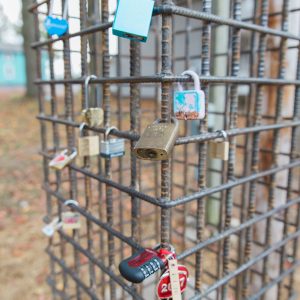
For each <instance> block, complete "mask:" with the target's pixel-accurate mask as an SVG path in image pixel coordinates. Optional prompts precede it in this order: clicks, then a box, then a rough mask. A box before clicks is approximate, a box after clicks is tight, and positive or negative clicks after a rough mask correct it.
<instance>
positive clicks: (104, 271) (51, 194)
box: [29, 0, 300, 300]
mask: <svg viewBox="0 0 300 300" xmlns="http://www.w3.org/2000/svg"><path fill="white" fill-rule="evenodd" d="M64 1H66V0H62V1H61V4H62V7H63V4H64ZM112 2H113V1H109V0H102V1H97V0H76V1H74V2H73V1H72V2H70V1H69V8H71V9H69V11H70V16H69V17H68V20H69V23H70V32H69V33H67V34H65V35H64V36H62V37H60V38H50V37H49V36H48V37H46V36H45V34H44V33H43V32H42V30H43V29H42V26H41V24H42V22H43V20H44V18H45V15H46V14H47V13H48V11H49V0H45V1H39V2H34V3H33V5H32V6H31V7H30V8H29V9H30V11H31V12H32V13H33V15H34V18H35V38H36V40H35V41H34V42H33V44H32V46H33V48H34V49H35V50H36V53H37V62H38V69H37V73H36V74H37V79H36V83H37V85H38V92H39V115H38V119H39V120H40V124H41V142H42V147H41V155H42V157H43V171H44V174H43V175H44V183H43V189H44V190H45V191H46V195H47V202H46V203H47V216H46V217H45V222H46V223H48V222H50V221H51V220H52V219H53V218H54V217H56V216H58V217H61V214H62V212H63V211H65V210H67V209H68V208H66V207H65V206H64V202H65V201H66V200H68V199H75V200H76V201H78V202H79V206H72V207H71V209H72V210H74V211H76V212H78V213H79V214H80V215H81V223H82V227H81V229H80V230H73V231H72V232H67V231H63V230H58V233H57V234H55V235H54V237H52V238H50V240H49V244H48V247H47V250H46V252H47V253H48V255H49V257H50V274H49V278H48V283H49V285H50V287H51V289H52V295H53V299H130V298H132V299H155V297H156V296H155V283H156V282H157V280H158V276H154V277H153V278H152V279H150V280H147V281H145V282H144V283H143V284H141V285H132V284H130V283H128V282H126V281H125V280H124V279H123V278H122V277H121V276H120V274H119V271H118V268H117V267H118V264H119V262H120V261H121V260H122V259H123V258H125V257H128V256H129V255H131V253H132V252H134V251H136V250H138V249H141V248H142V247H153V246H155V245H156V244H157V243H160V242H162V243H171V244H173V245H174V246H175V248H176V250H177V254H178V259H179V261H180V263H184V264H185V265H186V266H187V267H188V269H189V271H190V281H189V283H188V288H187V290H186V292H185V293H184V299H218V300H219V299H253V300H254V299H296V298H297V295H296V289H295V274H299V269H297V268H298V267H299V265H300V258H299V253H298V252H299V251H298V239H299V235H300V197H299V196H300V149H299V148H300V147H299V144H300V140H299V135H300V131H299V126H300V37H299V36H300V28H295V26H291V23H289V22H291V19H292V20H293V21H295V20H298V25H299V19H300V8H299V7H298V6H299V4H298V3H296V2H297V1H292V0H289V1H288V0H282V1H272V0H269V1H268V0H247V1H240V0H222V1H221V0H220V1H211V0H203V1H193V0H183V1H179V0H178V1H174V2H172V1H171V0H162V1H156V7H155V9H154V17H153V20H152V26H151V32H150V34H149V39H148V42H147V44H140V43H138V42H132V41H131V42H129V41H128V40H124V39H119V40H118V43H117V44H115V42H113V40H112V39H110V32H109V30H110V27H111V26H112V22H111V18H112V17H113V13H114V12H113V11H112V9H111V7H110V6H111V5H112V4H113V3H112ZM75 3H76V4H75ZM297 5H298V6H297ZM55 15H61V12H59V11H56V12H55ZM295 24H297V22H296V23H295ZM292 25H293V24H292ZM299 27H300V26H299ZM76 43H77V44H76ZM112 48H116V50H117V52H116V54H113V53H112ZM45 55H46V56H47V59H48V62H49V68H47V69H46V72H45V70H44V69H43V68H44V66H43V65H42V63H41V62H42V57H43V56H45ZM76 57H77V59H76ZM78 58H79V59H78ZM75 65H76V67H77V68H78V69H76V68H75ZM295 66H296V67H295ZM190 68H192V69H194V70H195V71H196V72H197V73H198V74H199V77H200V81H201V87H202V89H203V91H204V92H205V95H206V111H207V114H206V118H205V119H204V120H202V121H200V122H194V121H193V122H190V121H188V122H185V121H181V122H180V136H179V137H178V138H177V140H176V143H175V148H174V151H173V153H172V156H171V157H170V159H169V160H167V161H162V162H161V163H156V162H148V161H147V162H145V161H140V160H138V159H137V158H136V156H135V155H134V154H133V153H132V149H133V147H134V146H135V144H136V141H137V140H138V139H139V137H140V134H141V132H142V131H143V129H144V128H145V127H146V125H148V124H150V123H152V122H153V121H154V120H155V119H157V118H161V119H162V121H163V122H170V116H171V115H172V109H171V107H172V95H173V91H174V90H175V89H176V85H175V83H178V82H180V83H182V84H189V83H191V79H190V78H189V77H188V76H182V75H180V74H181V73H182V71H184V70H186V69H190ZM61 70H63V74H62V72H61ZM45 73H46V76H45V75H44V74H45ZM91 74H94V75H96V76H97V79H92V80H91V81H90V86H91V87H90V89H91V92H90V94H91V98H92V101H93V103H94V104H95V105H97V106H101V107H102V108H103V109H104V123H103V125H102V127H99V128H94V127H88V126H87V127H85V134H86V135H98V136H99V137H101V138H103V135H104V133H105V129H106V127H108V126H116V127H117V128H118V129H114V130H112V131H111V136H115V137H121V138H125V139H126V155H125V156H124V157H121V158H113V159H108V158H106V159H103V158H100V157H86V158H84V159H77V160H76V161H75V162H74V163H72V164H70V165H69V166H68V167H67V168H66V170H64V171H56V172H55V171H52V170H50V169H49V167H48V163H49V160H50V159H52V158H53V156H54V154H55V153H57V152H58V151H60V150H62V149H66V148H69V149H71V148H73V147H76V145H77V138H78V133H79V132H78V128H79V126H80V123H81V119H80V113H81V110H82V108H83V107H84V95H85V93H86V91H85V85H84V82H85V78H86V77H87V76H88V75H91ZM219 129H224V130H226V132H227V134H228V137H229V141H230V150H229V160H228V162H225V161H223V162H221V161H216V160H212V159H211V158H210V156H209V148H208V143H209V142H210V141H213V140H215V139H217V138H221V137H222V135H221V133H220V132H217V130H219ZM69 209H70V208H69ZM298 297H299V295H298Z"/></svg>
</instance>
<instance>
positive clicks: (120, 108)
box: [116, 42, 125, 299]
mask: <svg viewBox="0 0 300 300" xmlns="http://www.w3.org/2000/svg"><path fill="white" fill-rule="evenodd" d="M121 51H122V49H121V43H120V42H118V55H117V56H116V74H117V76H122V72H121V69H122V59H121V54H120V53H121ZM116 97H117V109H118V128H119V130H122V117H123V106H124V105H123V103H122V102H123V101H122V99H123V97H122V87H121V85H118V86H117V93H116ZM118 161H119V170H120V171H119V183H120V184H124V180H123V172H124V171H123V169H124V164H123V158H122V157H119V159H118ZM119 201H120V202H119V214H120V220H119V221H120V231H121V233H122V234H124V207H125V206H124V205H123V204H124V203H123V194H122V192H121V191H120V192H119ZM120 259H121V260H123V259H124V243H121V246H120ZM124 298H125V291H124V290H122V299H124Z"/></svg>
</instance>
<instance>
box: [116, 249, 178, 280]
mask: <svg viewBox="0 0 300 300" xmlns="http://www.w3.org/2000/svg"><path fill="white" fill-rule="evenodd" d="M170 255H172V256H175V252H174V248H173V247H172V246H170V247H169V249H165V248H161V246H160V245H159V246H157V247H155V248H154V249H149V248H147V249H143V250H140V251H138V252H137V253H135V254H134V255H132V256H130V257H129V258H127V259H125V260H123V261H122V262H121V263H120V265H119V270H120V273H121V274H122V276H123V277H124V278H125V279H127V280H128V281H130V282H133V283H141V282H142V281H144V280H145V279H146V278H148V277H150V276H151V275H153V274H155V273H156V272H158V271H159V270H164V269H165V267H166V265H167V257H168V256H170Z"/></svg>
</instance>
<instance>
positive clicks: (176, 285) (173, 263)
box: [168, 258, 182, 300]
mask: <svg viewBox="0 0 300 300" xmlns="http://www.w3.org/2000/svg"><path fill="white" fill-rule="evenodd" d="M168 267H169V270H170V281H171V289H172V298H173V300H182V297H181V291H180V282H179V273H178V263H177V259H174V258H172V259H169V260H168Z"/></svg>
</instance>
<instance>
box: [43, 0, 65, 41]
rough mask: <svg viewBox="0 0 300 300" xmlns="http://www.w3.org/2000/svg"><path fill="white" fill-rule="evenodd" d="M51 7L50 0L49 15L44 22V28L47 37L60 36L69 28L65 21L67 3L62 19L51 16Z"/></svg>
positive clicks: (52, 3)
mask: <svg viewBox="0 0 300 300" xmlns="http://www.w3.org/2000/svg"><path fill="white" fill-rule="evenodd" d="M53 5H54V0H50V8H49V15H48V16H47V18H46V20H45V22H44V26H45V29H46V31H47V33H48V34H49V35H51V36H52V35H58V36H62V35H64V34H65V33H66V32H67V31H68V28H69V24H68V21H67V13H68V1H67V0H66V1H65V5H64V11H63V16H62V18H57V17H54V16H53Z"/></svg>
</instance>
